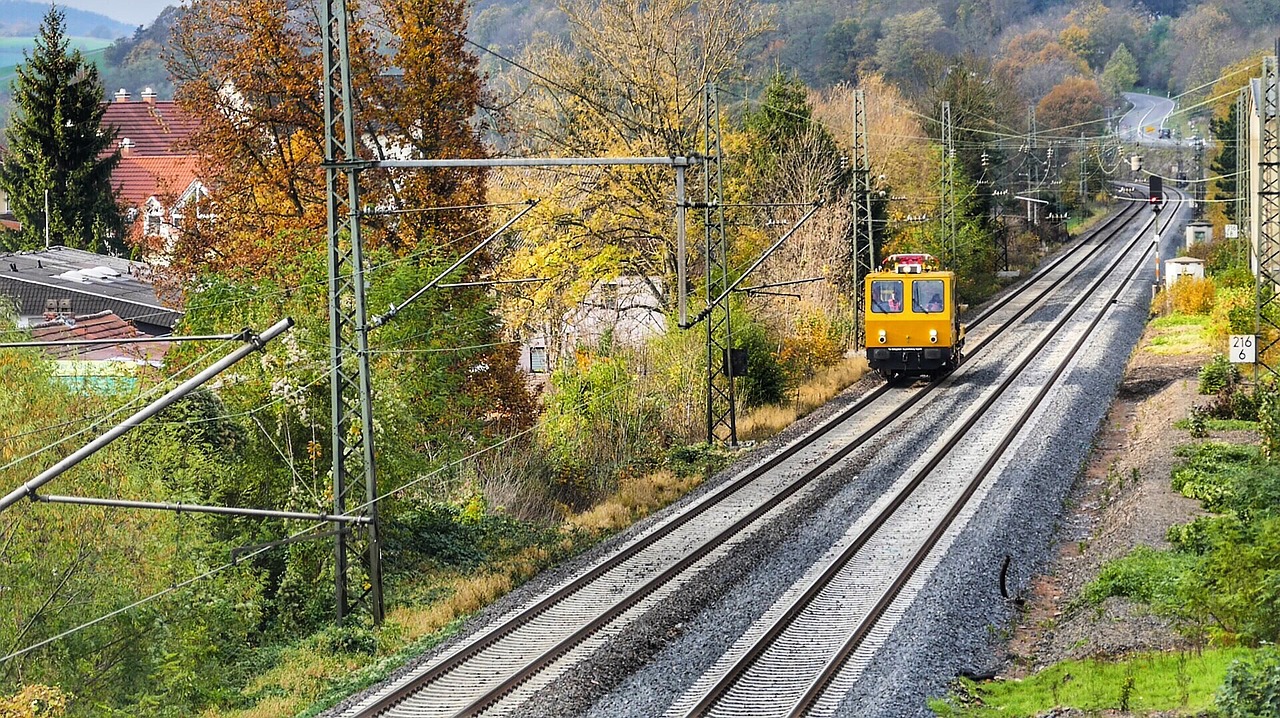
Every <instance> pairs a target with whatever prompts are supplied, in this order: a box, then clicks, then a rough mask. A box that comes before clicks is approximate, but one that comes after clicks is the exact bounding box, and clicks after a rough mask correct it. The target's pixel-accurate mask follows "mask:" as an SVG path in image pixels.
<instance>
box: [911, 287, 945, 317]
mask: <svg viewBox="0 0 1280 718" xmlns="http://www.w3.org/2000/svg"><path fill="white" fill-rule="evenodd" d="M946 309H947V292H946V287H945V286H943V282H942V280H941V279H917V280H915V281H914V282H912V283H911V311H913V312H916V313H918V314H937V313H939V312H944V311H946Z"/></svg>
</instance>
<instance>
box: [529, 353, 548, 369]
mask: <svg viewBox="0 0 1280 718" xmlns="http://www.w3.org/2000/svg"><path fill="white" fill-rule="evenodd" d="M529 371H530V372H532V373H534V374H544V373H546V371H547V348H546V347H529Z"/></svg>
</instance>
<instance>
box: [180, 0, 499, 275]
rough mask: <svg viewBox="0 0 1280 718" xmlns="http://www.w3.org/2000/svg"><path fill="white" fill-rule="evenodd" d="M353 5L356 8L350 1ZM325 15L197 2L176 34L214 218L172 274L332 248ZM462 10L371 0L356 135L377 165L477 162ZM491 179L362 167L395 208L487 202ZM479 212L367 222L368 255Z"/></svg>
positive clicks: (249, 0) (471, 222) (362, 17)
mask: <svg viewBox="0 0 1280 718" xmlns="http://www.w3.org/2000/svg"><path fill="white" fill-rule="evenodd" d="M352 5H354V3H352ZM316 12H317V11H316V8H315V6H314V5H311V4H301V5H299V4H297V3H290V2H287V1H286V0H216V1H215V0H199V1H198V2H195V3H194V4H193V5H192V6H191V8H190V10H189V11H188V12H187V13H186V14H185V15H184V17H183V19H182V21H181V22H180V23H179V24H178V26H177V28H176V29H175V33H174V48H175V49H174V52H173V55H172V56H171V58H170V66H171V68H172V71H173V73H174V75H175V77H176V78H177V80H178V82H179V90H178V93H177V101H178V102H179V104H180V105H181V106H182V107H183V108H184V109H185V110H186V111H187V112H189V113H191V114H192V115H193V116H194V117H196V118H198V119H199V120H200V125H201V129H200V130H199V131H198V132H197V133H196V134H195V136H194V137H193V138H192V145H193V148H194V149H195V150H197V151H198V152H199V153H200V155H201V156H202V157H203V159H204V176H206V177H207V178H208V179H209V180H210V181H209V184H211V185H212V186H213V188H214V195H213V201H214V207H213V209H212V212H213V213H214V214H216V215H217V217H218V220H217V222H216V223H212V222H211V223H206V224H205V226H203V227H202V228H201V231H200V232H198V233H195V232H192V233H189V234H188V235H185V236H184V237H182V238H181V239H180V240H179V242H178V244H177V246H176V247H175V249H174V254H173V257H172V262H173V266H174V268H175V270H176V271H178V272H179V273H180V274H181V275H182V276H184V277H191V276H194V275H196V274H199V273H200V272H202V271H211V270H212V271H217V272H228V273H232V274H237V275H242V276H246V275H247V276H264V275H265V276H280V275H282V274H283V275H288V274H289V273H290V272H292V271H294V270H295V268H294V267H293V266H292V264H291V262H290V260H291V259H292V258H293V257H295V256H296V255H298V254H299V253H302V252H306V251H312V250H314V249H315V248H316V247H317V246H318V243H322V242H323V241H324V236H323V231H324V229H325V185H324V171H323V169H322V168H321V160H322V159H323V156H324V106H323V95H322V88H323V85H322V67H321V60H322V53H321V47H320V44H321V40H322V37H321V29H320V24H319V18H318V16H317V15H316ZM464 28H465V16H464V3H462V2H457V1H456V0H431V1H428V2H411V1H409V0H374V1H373V2H371V3H369V4H368V5H367V6H365V5H362V6H361V8H360V13H359V14H358V15H356V16H355V19H354V21H353V23H352V26H351V34H350V44H351V58H352V78H353V85H354V86H355V87H356V88H357V92H356V98H355V101H354V105H355V116H356V127H357V131H358V132H360V133H361V142H360V148H361V154H362V156H363V157H364V158H366V159H384V158H387V157H389V156H416V157H479V156H482V155H483V153H484V150H483V147H482V145H481V142H480V137H479V132H478V130H477V129H476V128H475V127H473V126H472V125H471V123H470V118H471V115H472V114H473V113H474V111H475V108H476V106H477V105H478V103H479V102H480V101H481V100H482V97H483V89H482V84H481V79H480V76H479V74H478V72H477V69H476V64H477V61H476V58H475V57H474V56H473V55H471V54H470V53H468V52H466V51H465V48H464V46H463V43H464V41H463V39H462V36H461V34H460V33H461V31H462V30H463V29H464ZM484 183H485V173H484V171H483V170H481V169H470V170H449V171H432V172H424V171H413V172H403V173H394V172H388V171H377V172H372V171H371V172H365V173H364V175H363V177H362V188H361V191H362V195H363V197H362V200H363V202H364V204H365V205H366V206H368V207H378V208H385V209H394V210H409V209H420V208H424V207H433V206H446V205H448V206H456V205H474V204H481V203H483V200H484ZM484 218H485V216H484V215H483V214H482V213H481V212H480V211H478V210H473V211H451V212H429V213H428V212H420V213H416V212H402V213H399V214H383V215H376V216H371V217H368V218H366V220H365V221H364V228H365V236H366V241H367V243H368V246H369V247H370V248H373V249H376V248H378V247H386V248H388V249H390V250H391V251H392V252H394V253H396V254H402V253H405V252H411V251H417V250H420V249H429V248H430V247H432V246H433V245H435V244H445V243H448V242H449V241H451V240H453V239H455V238H457V237H459V236H462V235H465V234H468V233H470V232H473V231H475V230H476V229H478V228H479V227H480V226H481V224H482V222H483V220H484Z"/></svg>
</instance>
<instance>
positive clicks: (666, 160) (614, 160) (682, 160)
mask: <svg viewBox="0 0 1280 718" xmlns="http://www.w3.org/2000/svg"><path fill="white" fill-rule="evenodd" d="M689 164H690V159H689V158H688V157H492V158H483V159H466V158H451V159H423V160H378V161H369V162H361V163H360V165H361V166H362V167H364V168H375V167H377V168H401V169H406V168H426V167H454V168H462V167H582V166H612V165H665V166H668V167H688V166H689Z"/></svg>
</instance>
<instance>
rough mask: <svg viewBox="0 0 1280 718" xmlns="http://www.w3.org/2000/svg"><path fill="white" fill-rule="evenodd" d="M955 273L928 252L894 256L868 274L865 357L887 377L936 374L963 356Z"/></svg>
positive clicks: (962, 333)
mask: <svg viewBox="0 0 1280 718" xmlns="http://www.w3.org/2000/svg"><path fill="white" fill-rule="evenodd" d="M955 279H956V275H955V272H945V271H942V270H941V268H940V266H939V264H938V261H937V260H936V259H934V258H933V257H932V256H931V255H928V254H895V255H892V256H890V257H887V258H886V259H885V260H884V261H883V262H881V264H880V271H877V272H872V273H871V274H868V275H867V278H866V286H865V292H866V294H865V297H864V298H865V304H864V306H866V307H867V311H866V313H865V314H864V321H865V323H866V326H865V329H866V341H867V361H868V362H869V363H870V364H871V368H872V369H875V370H876V371H878V372H880V375H881V376H883V377H884V378H885V379H886V380H890V381H892V380H893V379H895V378H897V377H900V376H919V375H928V376H937V375H939V374H945V373H946V372H949V371H951V370H952V369H955V368H956V367H957V366H959V365H960V361H961V359H962V358H963V352H962V350H963V347H964V326H963V325H961V324H960V317H959V309H960V308H959V304H958V303H957V302H956V282H955Z"/></svg>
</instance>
